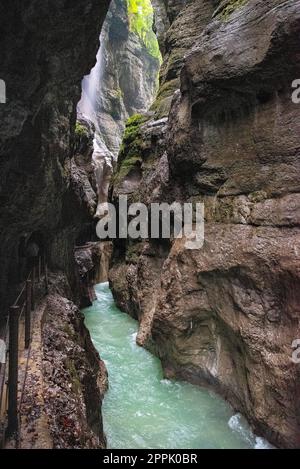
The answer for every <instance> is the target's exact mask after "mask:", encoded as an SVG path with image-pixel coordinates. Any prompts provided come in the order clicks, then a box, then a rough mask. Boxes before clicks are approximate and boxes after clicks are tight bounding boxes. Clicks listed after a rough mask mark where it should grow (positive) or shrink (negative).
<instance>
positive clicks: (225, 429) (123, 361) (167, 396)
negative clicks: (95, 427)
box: [83, 283, 269, 449]
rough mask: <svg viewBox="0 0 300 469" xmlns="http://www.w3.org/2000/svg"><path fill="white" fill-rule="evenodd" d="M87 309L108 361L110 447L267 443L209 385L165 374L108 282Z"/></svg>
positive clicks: (106, 408)
mask: <svg viewBox="0 0 300 469" xmlns="http://www.w3.org/2000/svg"><path fill="white" fill-rule="evenodd" d="M96 294H97V300H96V301H95V302H94V304H93V306H91V307H89V308H86V309H84V310H83V313H84V315H85V324H86V326H87V327H88V329H89V331H90V334H91V337H92V340H93V343H94V345H95V347H96V348H97V350H98V351H99V353H100V355H101V358H102V359H103V360H104V362H105V364H106V366H107V370H108V375H109V390H108V392H107V394H106V396H105V398H104V401H103V407H102V410H103V420H104V431H105V433H106V436H107V442H108V447H109V448H112V449H117V448H122V449H130V448H133V449H138V448H146V449H159V448H163V449H175V448H184V449H196V448H199V449H200V448H267V447H269V445H268V444H267V442H265V441H264V440H263V439H261V438H257V437H255V435H253V434H252V432H251V431H250V429H249V428H248V426H247V424H246V422H244V420H243V419H242V417H241V416H240V415H238V414H237V415H234V413H233V412H232V409H231V408H230V406H229V405H228V404H227V403H226V402H224V401H223V400H222V399H221V398H220V397H218V396H216V395H215V394H213V393H212V392H209V391H207V390H206V389H202V388H199V387H197V386H193V385H191V384H189V383H184V382H178V381H170V380H167V379H164V377H163V372H162V367H161V364H160V361H159V359H158V358H156V357H154V356H153V355H151V353H149V352H148V351H146V350H144V349H143V348H141V347H139V346H137V345H136V342H135V339H136V333H137V329H138V323H137V321H135V320H134V319H132V318H131V317H130V316H128V315H127V314H124V313H122V312H121V311H120V310H119V309H118V308H117V307H116V305H115V303H114V300H113V297H112V294H111V292H110V289H109V286H108V284H107V283H102V284H100V285H97V286H96Z"/></svg>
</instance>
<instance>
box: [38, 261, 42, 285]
mask: <svg viewBox="0 0 300 469" xmlns="http://www.w3.org/2000/svg"><path fill="white" fill-rule="evenodd" d="M41 273H42V258H41V256H39V258H38V282H40V281H41Z"/></svg>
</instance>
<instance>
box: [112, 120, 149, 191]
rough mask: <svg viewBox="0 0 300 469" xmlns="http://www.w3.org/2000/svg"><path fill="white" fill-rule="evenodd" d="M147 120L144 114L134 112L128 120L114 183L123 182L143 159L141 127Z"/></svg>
mask: <svg viewBox="0 0 300 469" xmlns="http://www.w3.org/2000/svg"><path fill="white" fill-rule="evenodd" d="M146 120H147V117H146V116H144V115H142V114H134V115H133V116H131V117H130V118H129V119H128V120H127V122H126V127H125V132H124V136H123V142H122V145H121V148H120V153H119V157H118V166H117V170H116V172H115V175H114V181H113V182H114V184H117V183H119V182H121V180H122V179H123V178H124V177H125V176H127V174H128V173H129V172H130V171H131V169H133V168H134V167H135V166H136V165H137V163H138V162H141V161H142V155H141V153H142V148H141V146H142V139H141V133H140V127H141V125H142V124H143V123H144V122H145V121H146Z"/></svg>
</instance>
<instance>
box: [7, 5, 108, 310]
mask: <svg viewBox="0 0 300 469" xmlns="http://www.w3.org/2000/svg"><path fill="white" fill-rule="evenodd" d="M108 4H109V2H108V1H106V0H103V1H100V2H99V1H96V0H79V1H77V2H73V3H70V2H69V1H67V0H59V1H52V0H51V1H50V2H42V3H41V2H39V1H36V0H31V1H29V2H26V5H25V4H24V3H22V4H21V3H20V2H18V1H11V2H10V3H9V8H7V5H5V4H3V3H2V4H1V6H0V24H1V26H0V28H1V32H2V35H1V48H0V59H1V79H3V80H5V82H6V85H7V103H6V104H5V105H2V104H1V107H0V122H1V127H0V168H1V184H0V200H1V212H0V227H1V229H0V232H1V235H0V260H1V266H2V269H1V273H0V297H1V302H0V303H1V306H0V308H1V314H2V313H3V314H5V313H6V310H7V306H8V305H9V304H10V302H11V301H12V299H13V298H14V296H15V291H16V290H15V284H16V283H17V281H18V274H19V273H18V262H19V259H18V247H19V240H20V238H21V236H22V235H30V233H32V232H33V231H37V230H39V231H40V232H42V233H43V234H44V238H45V239H46V241H47V242H46V251H47V257H48V261H49V264H50V267H53V268H58V269H62V270H64V271H65V272H66V273H67V274H68V277H69V280H70V282H71V284H73V286H74V285H75V282H76V277H75V274H74V259H73V256H72V249H73V246H74V244H75V240H76V237H77V236H78V233H79V231H80V229H81V226H82V224H84V223H86V222H88V221H90V214H89V211H88V210H87V209H86V207H85V206H84V205H83V204H78V199H77V196H76V194H74V191H73V188H72V184H71V175H70V165H71V162H70V159H71V155H72V154H73V152H72V148H73V143H74V129H75V120H76V105H77V102H78V101H79V99H80V93H81V80H82V78H83V76H84V75H85V74H87V73H88V72H89V70H90V69H91V68H92V67H93V65H94V62H95V57H96V53H97V48H98V46H99V33H100V30H101V25H102V22H103V20H104V17H105V14H106V12H107V9H108Z"/></svg>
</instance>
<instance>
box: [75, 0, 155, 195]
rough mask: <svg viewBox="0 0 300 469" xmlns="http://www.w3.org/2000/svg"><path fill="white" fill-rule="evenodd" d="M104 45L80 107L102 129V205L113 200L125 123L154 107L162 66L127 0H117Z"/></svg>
mask: <svg viewBox="0 0 300 469" xmlns="http://www.w3.org/2000/svg"><path fill="white" fill-rule="evenodd" d="M142 8H144V7H142ZM150 29H151V28H150ZM149 34H153V36H154V33H153V32H152V31H151V32H150V33H149ZM154 37H155V36H154ZM100 43H101V46H100V49H99V51H98V54H97V64H96V66H95V67H94V69H93V70H92V72H91V74H90V75H89V76H87V77H85V79H84V80H83V84H82V90H83V92H82V98H81V100H80V102H79V104H78V110H79V112H80V113H81V114H82V115H84V116H86V117H88V118H89V119H90V120H92V121H93V122H94V124H95V128H96V133H95V139H96V143H95V151H94V155H93V160H94V166H95V174H96V179H97V185H98V203H99V204H101V203H103V202H106V201H107V192H108V186H109V183H110V178H111V175H112V171H113V165H114V163H115V161H116V158H117V155H118V152H119V148H120V144H121V140H122V134H123V131H124V127H125V121H126V119H127V118H128V117H129V116H131V115H133V114H136V113H140V112H144V111H146V110H147V109H148V108H149V106H150V105H151V104H152V102H153V100H154V98H155V93H156V90H157V85H158V81H157V78H158V72H159V67H160V58H159V56H158V55H157V54H155V51H153V50H151V49H150V48H149V47H147V45H146V43H145V42H144V41H143V39H142V38H141V37H140V36H139V35H138V34H137V32H136V31H134V30H133V28H132V27H131V23H130V15H129V12H128V1H127V0H113V1H112V2H111V5H110V8H109V11H108V14H107V17H106V20H105V22H104V25H103V29H102V33H101V37H100Z"/></svg>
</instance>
